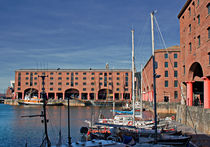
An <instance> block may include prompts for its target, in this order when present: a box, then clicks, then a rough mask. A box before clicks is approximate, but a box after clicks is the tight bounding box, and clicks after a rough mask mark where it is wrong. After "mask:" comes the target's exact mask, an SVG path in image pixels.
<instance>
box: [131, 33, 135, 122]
mask: <svg viewBox="0 0 210 147" xmlns="http://www.w3.org/2000/svg"><path fill="white" fill-rule="evenodd" d="M131 32H132V100H133V126H135V92H134V88H135V87H134V77H135V75H134V74H135V71H134V68H135V67H134V66H135V65H134V30H133V29H132V30H131Z"/></svg>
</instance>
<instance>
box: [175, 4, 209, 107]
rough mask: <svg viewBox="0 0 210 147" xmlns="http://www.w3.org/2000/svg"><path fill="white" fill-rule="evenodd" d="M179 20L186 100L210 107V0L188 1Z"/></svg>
mask: <svg viewBox="0 0 210 147" xmlns="http://www.w3.org/2000/svg"><path fill="white" fill-rule="evenodd" d="M178 18H179V22H180V48H181V60H182V62H181V64H182V68H181V75H182V76H181V77H182V89H183V93H184V100H185V102H186V103H187V105H189V106H192V105H204V108H210V0H187V2H186V3H185V5H184V6H183V8H182V9H181V11H180V13H179V15H178Z"/></svg>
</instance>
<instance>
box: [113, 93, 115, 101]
mask: <svg viewBox="0 0 210 147" xmlns="http://www.w3.org/2000/svg"><path fill="white" fill-rule="evenodd" d="M113 101H115V93H114V92H113Z"/></svg>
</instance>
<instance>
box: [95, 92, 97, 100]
mask: <svg viewBox="0 0 210 147" xmlns="http://www.w3.org/2000/svg"><path fill="white" fill-rule="evenodd" d="M95 95H96V96H95V100H96V101H97V100H98V92H96V93H95Z"/></svg>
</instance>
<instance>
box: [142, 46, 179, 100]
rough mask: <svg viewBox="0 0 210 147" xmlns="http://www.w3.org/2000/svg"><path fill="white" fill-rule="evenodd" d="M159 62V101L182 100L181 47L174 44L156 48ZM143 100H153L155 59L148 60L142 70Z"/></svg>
mask: <svg viewBox="0 0 210 147" xmlns="http://www.w3.org/2000/svg"><path fill="white" fill-rule="evenodd" d="M155 60H156V62H157V69H156V73H157V74H158V75H160V78H157V79H156V92H157V102H180V100H181V93H180V84H179V83H180V82H181V81H179V79H180V78H181V77H180V75H181V74H180V72H179V71H180V67H181V66H180V49H179V46H172V47H170V48H167V49H158V50H155ZM142 80H143V81H142V91H143V95H142V97H143V101H153V61H152V57H151V58H150V59H149V60H148V62H147V63H146V65H145V66H144V68H143V71H142Z"/></svg>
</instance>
